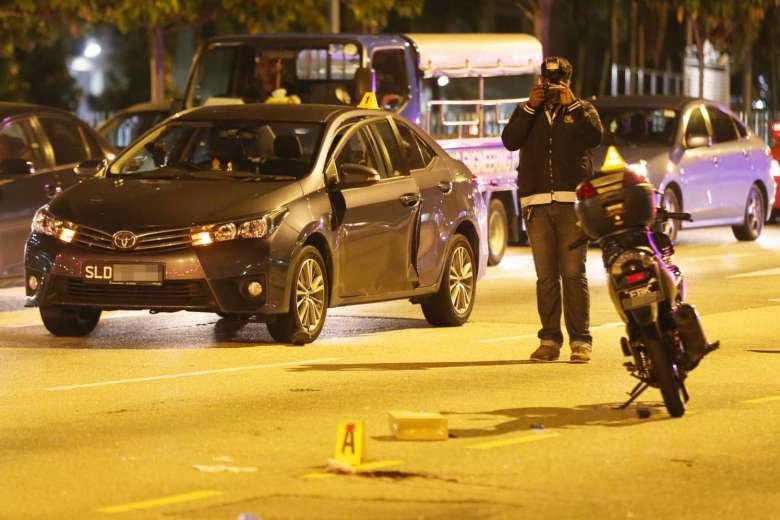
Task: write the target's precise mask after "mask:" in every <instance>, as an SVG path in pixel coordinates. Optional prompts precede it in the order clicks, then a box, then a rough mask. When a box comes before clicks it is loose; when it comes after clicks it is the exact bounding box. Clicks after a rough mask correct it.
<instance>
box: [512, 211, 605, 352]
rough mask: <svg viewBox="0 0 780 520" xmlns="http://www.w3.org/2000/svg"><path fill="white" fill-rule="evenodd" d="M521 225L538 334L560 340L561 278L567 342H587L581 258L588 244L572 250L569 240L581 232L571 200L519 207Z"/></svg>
mask: <svg viewBox="0 0 780 520" xmlns="http://www.w3.org/2000/svg"><path fill="white" fill-rule="evenodd" d="M523 218H524V220H525V229H526V231H527V232H528V241H529V242H530V243H531V251H532V252H533V257H534V266H535V267H536V307H537V309H538V311H539V318H540V319H541V321H542V329H541V330H540V331H539V338H540V339H543V340H552V341H555V342H556V343H558V344H562V343H563V334H562V333H561V279H562V280H563V316H564V320H565V321H566V331H567V332H568V334H569V342H572V341H584V342H586V343H588V344H591V343H592V341H593V339H592V338H591V336H590V331H589V327H590V297H589V294H588V278H587V275H586V273H585V258H586V255H587V251H588V246H587V244H586V245H583V246H581V247H578V248H577V249H575V250H574V251H570V250H569V244H571V243H572V242H574V241H576V240H577V239H578V238H580V237H581V236H582V231H581V230H580V228H579V227H577V217H576V215H575V214H574V204H573V203H564V202H553V203H551V204H540V205H537V206H528V207H526V208H524V209H523Z"/></svg>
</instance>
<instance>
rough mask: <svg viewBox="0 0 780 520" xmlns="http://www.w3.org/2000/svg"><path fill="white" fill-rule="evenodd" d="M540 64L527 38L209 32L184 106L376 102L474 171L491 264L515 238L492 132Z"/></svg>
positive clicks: (507, 164) (506, 157) (499, 149)
mask: <svg viewBox="0 0 780 520" xmlns="http://www.w3.org/2000/svg"><path fill="white" fill-rule="evenodd" d="M541 61H542V47H541V44H540V43H539V41H538V40H537V39H535V38H534V37H532V36H529V35H526V34H371V35H366V34H262V35H241V36H227V37H219V38H214V39H211V40H209V41H207V42H206V43H204V44H203V45H202V46H201V48H200V49H199V50H198V53H197V54H196V56H195V59H194V61H193V66H192V69H191V70H190V76H189V79H188V83H187V88H186V91H185V95H184V99H183V104H182V105H183V106H179V107H178V108H193V107H197V106H201V105H208V104H223V103H253V102H262V103H324V104H344V105H354V104H356V103H357V102H358V101H359V100H360V99H361V98H362V96H363V94H364V93H365V92H367V91H373V92H374V93H375V94H376V98H377V100H378V103H379V105H380V106H381V107H382V108H383V109H385V110H388V111H393V112H396V113H398V114H400V115H402V116H404V117H406V118H407V119H409V120H410V121H412V122H414V123H416V124H417V125H419V126H421V127H422V128H423V129H424V130H426V131H427V132H428V133H429V134H431V135H432V136H433V137H434V138H435V139H436V140H437V141H438V142H439V144H440V145H441V146H442V147H443V148H444V149H445V150H447V152H448V153H449V154H450V155H451V156H453V157H454V158H456V159H458V160H460V161H462V162H463V163H465V164H466V165H467V166H468V167H469V168H470V169H471V170H472V172H473V173H474V174H475V175H476V176H477V178H478V180H479V183H480V191H481V193H482V194H483V197H484V198H485V202H486V205H487V207H488V208H489V215H488V241H489V244H490V264H491V265H496V264H497V263H499V262H500V260H501V257H502V256H503V254H504V251H505V250H506V244H507V242H508V241H509V240H511V239H514V240H518V239H519V238H520V234H521V229H520V219H519V218H518V215H519V208H518V202H517V195H516V181H515V179H516V172H515V168H516V166H517V160H518V157H517V153H512V152H509V151H507V150H506V149H505V148H504V147H503V145H502V143H501V139H500V135H501V131H502V130H503V127H504V125H505V124H506V123H507V121H508V120H509V116H510V115H511V113H512V111H513V110H514V108H515V107H516V105H517V104H518V103H520V102H522V101H524V100H525V98H524V96H525V95H526V94H527V93H528V92H529V91H530V89H531V85H532V83H533V76H534V74H535V73H537V72H538V70H539V67H540V65H541Z"/></svg>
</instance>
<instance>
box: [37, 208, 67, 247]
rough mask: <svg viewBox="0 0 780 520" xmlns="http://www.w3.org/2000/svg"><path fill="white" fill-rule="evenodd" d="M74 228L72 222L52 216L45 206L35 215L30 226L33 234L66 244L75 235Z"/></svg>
mask: <svg viewBox="0 0 780 520" xmlns="http://www.w3.org/2000/svg"><path fill="white" fill-rule="evenodd" d="M76 227H77V226H76V224H74V223H73V222H69V221H67V220H62V219H58V218H57V217H55V216H54V215H52V214H51V213H50V212H49V209H48V207H47V206H44V207H42V208H41V209H39V210H38V211H37V212H36V213H35V216H34V217H33V221H32V226H31V228H32V232H33V233H38V234H41V235H49V236H52V237H56V238H58V239H60V240H62V241H63V242H66V243H70V242H71V241H72V240H73V237H74V236H75V235H76Z"/></svg>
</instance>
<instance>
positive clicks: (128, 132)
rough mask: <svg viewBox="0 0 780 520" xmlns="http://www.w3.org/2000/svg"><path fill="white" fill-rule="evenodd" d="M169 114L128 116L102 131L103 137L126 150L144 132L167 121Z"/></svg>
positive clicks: (155, 113)
mask: <svg viewBox="0 0 780 520" xmlns="http://www.w3.org/2000/svg"><path fill="white" fill-rule="evenodd" d="M167 115H168V113H167V112H139V113H135V114H126V115H125V116H123V117H121V118H119V119H117V120H115V121H114V123H112V124H111V125H110V126H108V127H107V128H104V129H102V133H103V136H104V137H105V138H106V139H107V140H108V142H109V143H111V144H112V145H114V146H116V147H117V148H126V147H127V146H128V145H129V144H130V143H132V142H133V141H135V140H136V139H137V138H138V137H140V136H141V134H143V133H144V132H146V131H147V130H149V129H150V128H151V127H153V126H154V125H156V124H157V123H159V122H160V121H162V120H163V119H165V117H166V116H167Z"/></svg>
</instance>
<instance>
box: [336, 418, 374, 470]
mask: <svg viewBox="0 0 780 520" xmlns="http://www.w3.org/2000/svg"><path fill="white" fill-rule="evenodd" d="M333 458H334V459H335V460H336V461H338V462H340V463H342V464H346V465H348V466H359V465H360V464H363V461H364V460H365V459H366V429H365V427H364V425H363V421H341V422H340V423H339V426H338V429H337V431H336V450H335V452H334V454H333Z"/></svg>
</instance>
